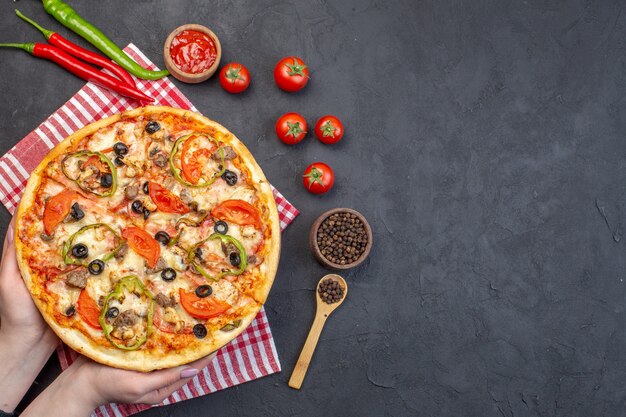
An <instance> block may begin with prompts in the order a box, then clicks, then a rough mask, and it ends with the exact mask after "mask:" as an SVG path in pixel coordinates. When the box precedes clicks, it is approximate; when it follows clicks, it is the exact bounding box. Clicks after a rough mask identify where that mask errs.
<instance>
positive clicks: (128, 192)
mask: <svg viewBox="0 0 626 417" xmlns="http://www.w3.org/2000/svg"><path fill="white" fill-rule="evenodd" d="M138 194H139V187H138V186H136V185H129V186H128V187H126V189H125V190H124V195H125V196H126V198H127V199H129V200H134V199H135V197H137V195H138Z"/></svg>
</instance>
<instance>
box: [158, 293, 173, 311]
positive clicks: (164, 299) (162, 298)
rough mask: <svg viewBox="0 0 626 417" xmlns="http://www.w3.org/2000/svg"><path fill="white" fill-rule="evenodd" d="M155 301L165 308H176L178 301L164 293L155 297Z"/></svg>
mask: <svg viewBox="0 0 626 417" xmlns="http://www.w3.org/2000/svg"><path fill="white" fill-rule="evenodd" d="M154 301H155V302H156V303H157V304H158V305H160V306H161V307H163V308H165V307H174V306H175V305H176V300H175V299H174V297H172V296H170V297H168V296H167V295H165V294H163V293H162V292H160V293H158V294H157V295H156V297H154Z"/></svg>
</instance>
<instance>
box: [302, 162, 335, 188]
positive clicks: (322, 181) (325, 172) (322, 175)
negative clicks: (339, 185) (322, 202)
mask: <svg viewBox="0 0 626 417" xmlns="http://www.w3.org/2000/svg"><path fill="white" fill-rule="evenodd" d="M302 182H303V183H304V186H305V187H306V189H307V190H309V192H311V193H313V194H324V193H325V192H328V191H329V190H330V189H331V188H333V184H334V183H335V173H334V172H333V170H332V168H331V167H329V166H328V165H326V164H325V163H323V162H314V163H312V164H311V165H309V166H308V167H307V168H306V169H305V170H304V174H303V175H302Z"/></svg>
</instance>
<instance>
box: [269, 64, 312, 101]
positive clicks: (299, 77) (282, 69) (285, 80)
mask: <svg viewBox="0 0 626 417" xmlns="http://www.w3.org/2000/svg"><path fill="white" fill-rule="evenodd" d="M274 81H276V85H277V86H278V87H279V88H280V89H281V90H284V91H287V92H289V93H293V92H296V91H299V90H302V89H303V88H304V86H305V85H306V84H307V83H308V82H309V68H308V67H307V66H306V65H305V64H304V61H302V60H301V59H300V58H298V57H295V56H288V57H286V58H283V59H281V60H280V61H278V64H276V67H275V68H274Z"/></svg>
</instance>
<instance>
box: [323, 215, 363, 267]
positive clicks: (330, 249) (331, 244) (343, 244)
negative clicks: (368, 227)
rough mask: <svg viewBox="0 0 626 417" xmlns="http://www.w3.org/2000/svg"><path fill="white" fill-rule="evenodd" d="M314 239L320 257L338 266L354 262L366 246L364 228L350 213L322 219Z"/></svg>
mask: <svg viewBox="0 0 626 417" xmlns="http://www.w3.org/2000/svg"><path fill="white" fill-rule="evenodd" d="M316 239H317V245H318V247H319V249H320V253H321V254H322V256H324V258H326V259H327V260H329V261H330V262H332V263H335V264H338V265H349V264H351V263H353V262H356V261H357V260H358V259H359V257H360V256H361V255H362V254H363V252H365V247H366V246H367V232H366V231H365V226H364V224H363V222H362V221H361V219H359V218H358V217H357V216H356V215H355V214H351V213H335V214H333V215H331V216H329V217H328V218H326V219H324V221H322V223H321V224H320V227H319V229H318V231H317V235H316Z"/></svg>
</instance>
